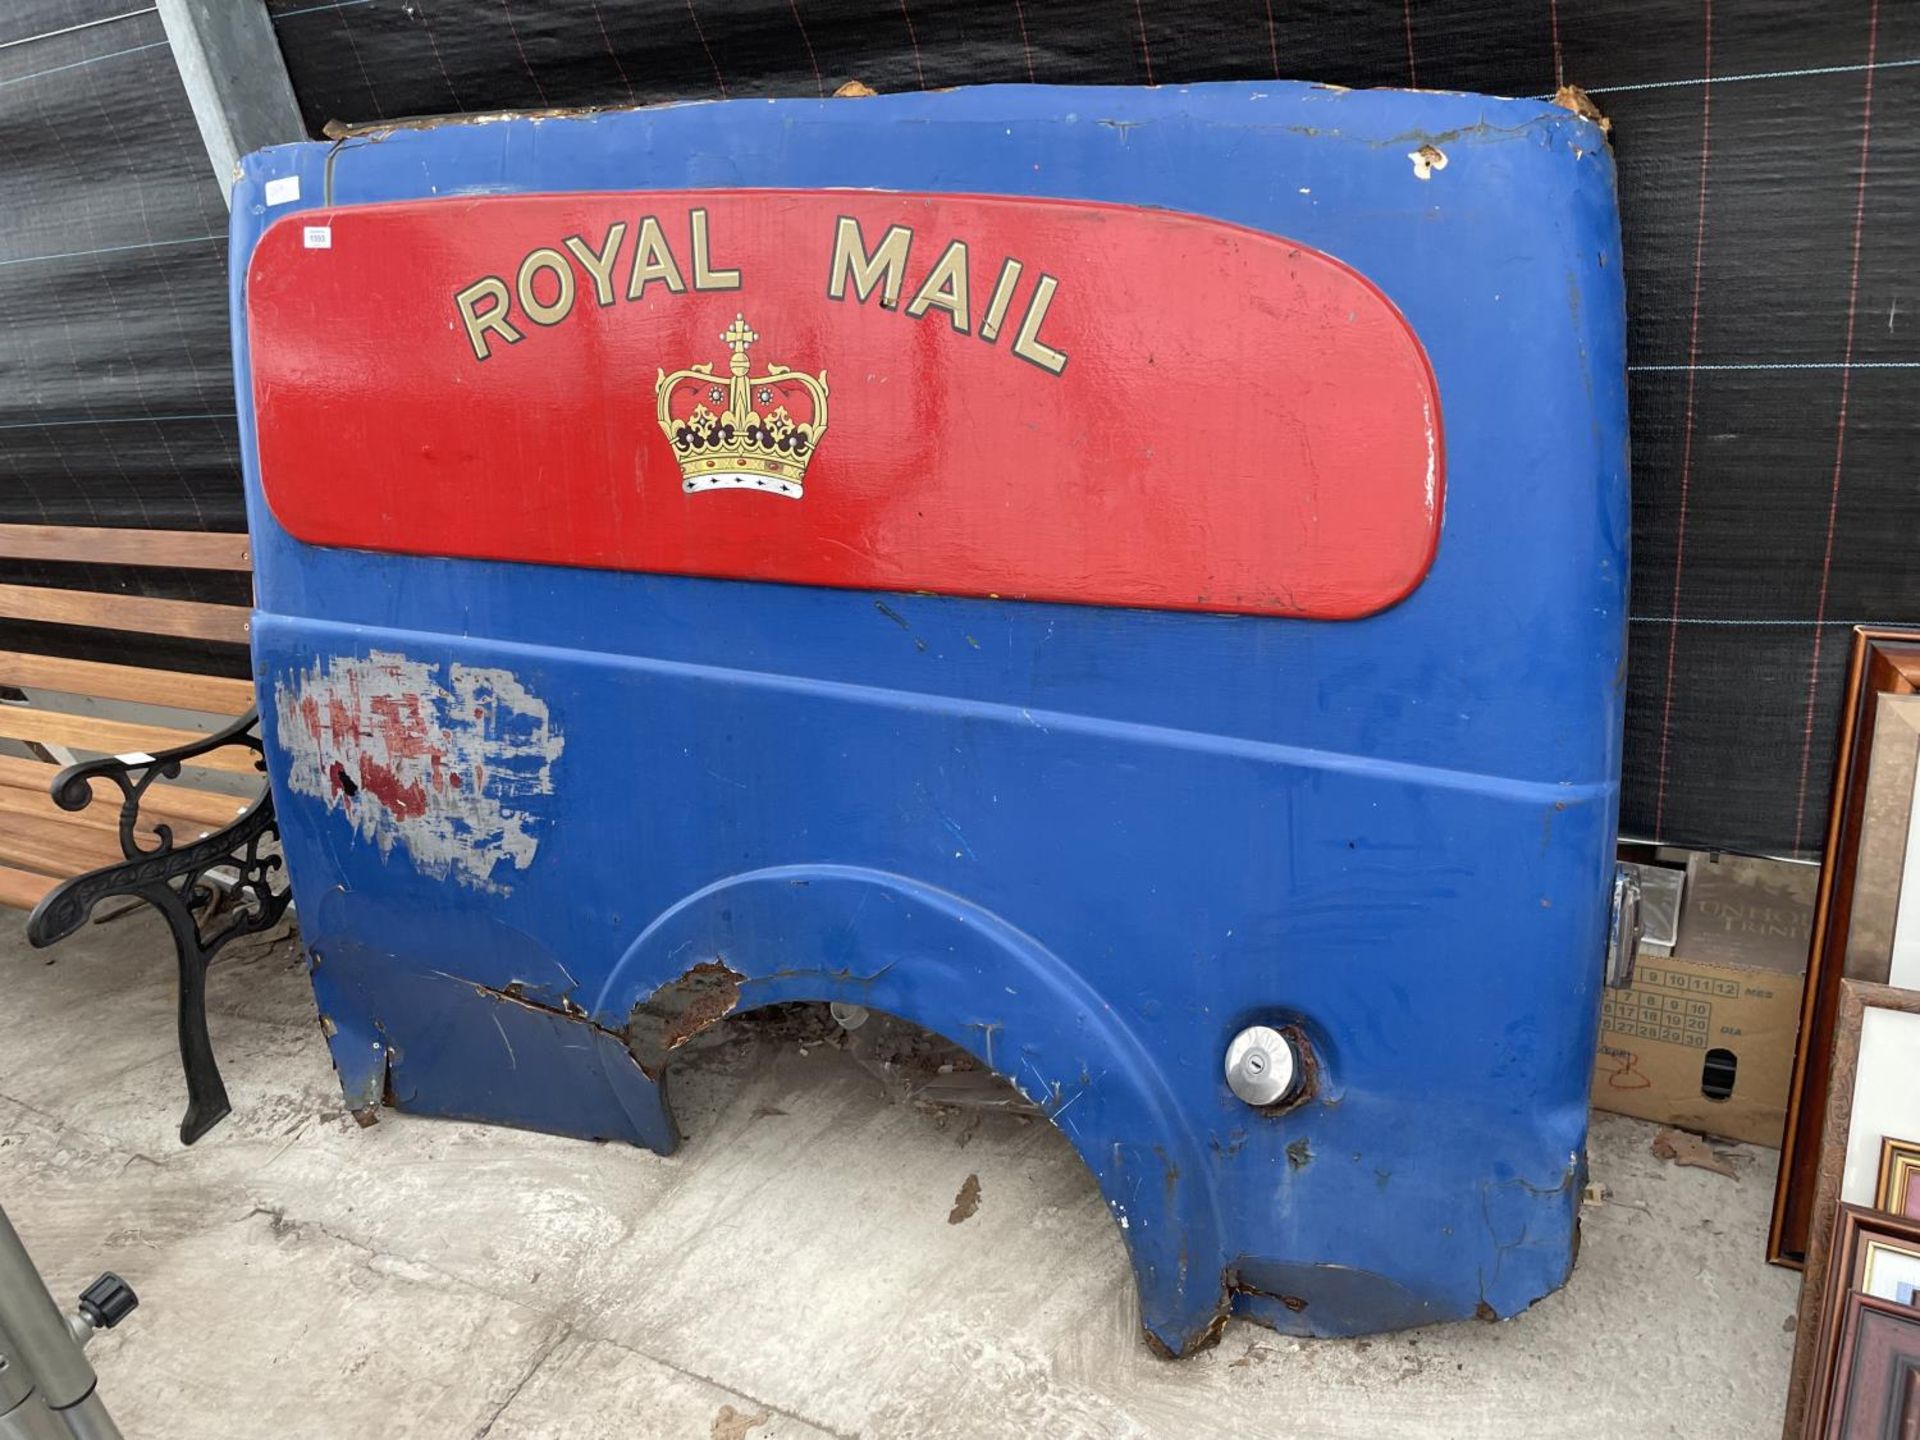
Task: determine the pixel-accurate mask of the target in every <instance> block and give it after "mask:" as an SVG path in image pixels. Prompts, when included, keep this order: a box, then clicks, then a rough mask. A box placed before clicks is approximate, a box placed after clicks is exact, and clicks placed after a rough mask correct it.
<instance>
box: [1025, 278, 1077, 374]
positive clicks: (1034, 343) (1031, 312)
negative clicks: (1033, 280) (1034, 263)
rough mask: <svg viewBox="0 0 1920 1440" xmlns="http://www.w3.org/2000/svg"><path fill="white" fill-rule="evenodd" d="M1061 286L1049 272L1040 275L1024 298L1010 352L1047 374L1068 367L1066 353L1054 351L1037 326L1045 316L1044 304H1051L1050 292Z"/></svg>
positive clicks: (1045, 307) (1057, 372) (1056, 372)
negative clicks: (1031, 292) (1029, 295)
mask: <svg viewBox="0 0 1920 1440" xmlns="http://www.w3.org/2000/svg"><path fill="white" fill-rule="evenodd" d="M1059 288H1060V282H1059V281H1058V280H1056V279H1054V278H1053V276H1051V275H1042V276H1041V277H1040V279H1039V282H1038V283H1037V284H1035V286H1034V287H1033V298H1032V299H1031V300H1029V301H1027V313H1026V315H1025V316H1024V317H1022V319H1021V321H1020V334H1019V335H1018V336H1017V337H1015V339H1014V342H1013V353H1014V354H1016V355H1018V356H1019V357H1020V358H1021V359H1022V360H1031V361H1032V362H1033V363H1034V364H1035V365H1038V366H1039V367H1040V368H1041V369H1042V370H1045V371H1047V372H1048V373H1049V374H1052V375H1058V374H1059V373H1060V372H1061V371H1062V370H1064V369H1066V368H1067V355H1066V352H1065V351H1064V350H1055V349H1054V348H1053V347H1052V346H1051V345H1048V344H1046V343H1045V342H1043V341H1042V340H1041V339H1040V326H1041V325H1042V324H1043V323H1045V321H1046V318H1047V307H1048V306H1050V305H1052V304H1053V292H1054V291H1055V290H1057V289H1059Z"/></svg>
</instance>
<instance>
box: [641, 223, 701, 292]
mask: <svg viewBox="0 0 1920 1440" xmlns="http://www.w3.org/2000/svg"><path fill="white" fill-rule="evenodd" d="M656 280H658V281H660V282H661V283H662V284H663V285H665V286H666V287H667V289H668V290H670V291H672V292H673V293H674V294H675V295H683V294H685V293H686V289H687V282H686V281H684V280H682V279H681V278H680V267H679V266H678V265H676V264H675V263H674V260H673V251H672V250H670V249H668V248H667V237H666V236H665V235H663V234H662V233H661V231H660V222H659V221H658V220H656V219H654V218H653V216H651V215H644V216H642V217H641V219H640V235H639V238H638V239H636V240H635V241H634V242H633V275H632V277H631V278H630V279H629V280H628V281H627V299H629V300H638V299H639V298H640V297H641V296H643V295H645V294H646V293H647V286H649V285H651V284H652V283H653V282H654V281H656Z"/></svg>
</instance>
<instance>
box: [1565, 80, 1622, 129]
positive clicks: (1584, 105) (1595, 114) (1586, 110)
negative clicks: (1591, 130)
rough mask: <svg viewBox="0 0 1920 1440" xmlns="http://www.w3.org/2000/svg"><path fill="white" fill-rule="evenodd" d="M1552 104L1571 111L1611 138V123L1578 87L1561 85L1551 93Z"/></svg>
mask: <svg viewBox="0 0 1920 1440" xmlns="http://www.w3.org/2000/svg"><path fill="white" fill-rule="evenodd" d="M1553 103H1554V104H1556V105H1558V106H1559V107H1560V108H1561V109H1563V110H1571V111H1572V112H1573V113H1574V114H1576V115H1578V116H1579V117H1580V118H1581V119H1582V120H1591V121H1592V122H1593V123H1594V124H1596V125H1598V126H1599V127H1600V133H1601V134H1602V135H1605V136H1607V137H1608V138H1609V139H1611V138H1612V136H1613V121H1611V120H1609V119H1608V118H1607V117H1606V116H1605V115H1602V114H1601V113H1600V107H1599V106H1598V105H1596V104H1594V103H1593V97H1592V96H1591V95H1589V94H1587V92H1586V91H1584V90H1582V89H1581V88H1580V87H1579V86H1578V85H1562V86H1561V87H1560V88H1559V89H1558V90H1556V91H1554V93H1553Z"/></svg>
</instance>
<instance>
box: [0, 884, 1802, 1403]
mask: <svg viewBox="0 0 1920 1440" xmlns="http://www.w3.org/2000/svg"><path fill="white" fill-rule="evenodd" d="M167 955H168V952H167V950H166V949H165V947H164V938H163V933H162V931H161V929H160V927H159V925H158V924H157V923H156V921H155V920H154V918H153V917H152V916H151V915H149V914H146V913H141V914H138V915H135V916H132V917H129V918H127V919H123V920H119V921H116V922H114V923H113V924H110V925H106V926H96V927H91V928H89V929H87V930H86V931H84V932H82V933H81V934H80V935H78V936H76V937H74V938H73V939H72V940H70V941H68V942H67V943H66V944H65V945H63V946H61V947H60V948H58V949H57V950H55V951H53V952H51V958H52V963H48V961H49V957H48V955H46V954H41V953H36V952H32V951H29V950H28V949H27V947H26V944H25V941H24V940H23V939H22V938H21V935H20V923H19V921H18V919H17V917H15V916H13V915H12V914H11V912H6V913H4V914H3V915H0V995H4V997H5V998H4V1001H0V1196H4V1202H5V1205H6V1208H7V1209H8V1211H9V1212H10V1213H11V1215H12V1217H13V1219H14V1222H15V1224H16V1225H17V1226H18V1228H19V1229H20V1231H21V1233H22V1235H23V1236H24V1237H25V1238H26V1240H27V1243H28V1245H29V1246H30V1247H31V1248H32V1249H33V1250H34V1252H35V1254H36V1256H37V1258H38V1259H39V1261H40V1263H41V1266H42V1269H43V1270H44V1271H45V1272H46V1273H47V1276H48V1279H49V1280H50V1281H51V1282H52V1283H53V1284H54V1287H55V1290H56V1293H58V1294H61V1295H63V1296H68V1295H72V1294H74V1293H76V1292H77V1290H78V1289H79V1287H80V1286H81V1285H82V1284H84V1283H85V1282H86V1281H87V1280H89V1279H91V1278H92V1276H93V1274H94V1273H95V1272H96V1271H97V1270H100V1269H105V1268H111V1269H115V1270H118V1271H120V1272H121V1273H122V1274H124V1275H125V1276H126V1277H127V1278H128V1279H129V1280H130V1281H131V1282H132V1283H133V1284H134V1285H135V1287H136V1288H137V1289H138V1290H139V1292H140V1294H141V1297H142V1303H141V1307H140V1309H139V1311H138V1312H137V1313H136V1314H135V1315H134V1316H133V1317H132V1318H131V1319H130V1320H128V1321H127V1322H126V1323H125V1324H124V1325H122V1326H121V1327H120V1328H119V1329H118V1330H116V1331H114V1332H112V1333H111V1334H109V1335H106V1336H104V1337H103V1338H102V1339H101V1340H99V1341H98V1342H96V1344H95V1346H94V1347H93V1350H92V1352H91V1353H92V1356H93V1359H94V1363H95V1364H96V1366H97V1367H98V1369H99V1371H100V1374H101V1377H102V1379H101V1383H102V1386H103V1389H102V1394H103V1395H104V1396H105V1397H106V1399H107V1401H108V1403H109V1405H110V1407H111V1408H112V1409H113V1411H114V1412H115V1414H116V1416H117V1417H118V1418H119V1419H120V1421H121V1423H122V1425H123V1427H124V1428H125V1429H126V1431H127V1433H128V1435H129V1436H133V1437H141V1440H163V1437H169V1436H181V1437H192V1440H222V1437H229V1436H230V1437H235V1440H261V1437H268V1436H272V1437H299V1436H314V1437H327V1440H331V1437H345V1436H350V1435H361V1434H378V1435H382V1436H422V1437H428V1436H431V1437H440V1436H448V1437H452V1436H460V1437H468V1436H486V1437H489V1440H531V1437H536V1436H552V1437H567V1440H598V1437H608V1440H611V1437H616V1436H618V1437H622V1440H630V1437H644V1436H693V1437H702V1440H705V1437H726V1440H743V1437H753V1440H769V1437H774V1436H786V1437H801V1436H821V1435H832V1436H853V1435H860V1436H868V1437H904V1436H953V1437H969V1440H972V1437H991V1436H1017V1437H1021V1440H1029V1437H1038V1436H1046V1437H1049V1440H1053V1437H1073V1436H1181V1437H1185V1436H1208V1435H1228V1436H1235V1437H1252V1436H1260V1437H1269V1436H1273V1437H1309V1436H1312V1437H1319V1436H1326V1437H1366V1440H1383V1437H1398V1436H1423V1437H1425V1436H1446V1437H1454V1436H1460V1437H1466V1436H1472V1437H1501V1436H1579V1437H1605V1436H1623V1437H1625V1436H1633V1437H1650V1436H1685V1437H1689V1440H1710V1437H1717V1436H1729V1437H1731V1436H1738V1437H1741V1440H1748V1437H1753V1436H1770V1435H1772V1434H1774V1433H1775V1431H1776V1430H1777V1428H1778V1425H1779V1416H1780V1409H1781V1404H1782V1399H1783V1395H1784V1392H1785V1387H1786V1375H1787V1365H1788V1359H1789V1353H1790V1349H1791V1343H1792V1336H1791V1334H1790V1333H1789V1330H1790V1324H1791V1321H1790V1318H1789V1317H1790V1315H1791V1312H1792V1309H1793V1304H1794V1299H1795V1294H1796V1290H1797V1287H1798V1284H1799V1280H1798V1277H1797V1276H1795V1275H1793V1274H1790V1273H1788V1272H1785V1271H1781V1270H1775V1269H1771V1268H1769V1267H1768V1266H1767V1265H1766V1264H1765V1263H1764V1262H1763V1261H1762V1259H1761V1250H1762V1244H1763V1237H1764V1234H1765V1230H1766V1215H1767V1206H1768V1201H1769V1198H1770V1196H1771V1194H1772V1186H1773V1172H1774V1166H1775V1162H1776V1159H1777V1157H1776V1155H1775V1153H1774V1152H1773V1151H1768V1150H1756V1149H1752V1148H1750V1147H1738V1148H1736V1149H1735V1150H1734V1151H1733V1153H1734V1155H1735V1157H1736V1165H1737V1175H1736V1176H1735V1178H1732V1179H1728V1178H1725V1177H1722V1176H1720V1175H1716V1174H1711V1173H1708V1172H1706V1171H1702V1170H1697V1169H1676V1168H1674V1167H1673V1166H1671V1165H1669V1164H1666V1163H1663V1162H1661V1161H1658V1160H1656V1159H1654V1158H1653V1157H1652V1156H1651V1155H1650V1154H1649V1153H1648V1142H1649V1141H1650V1140H1651V1139H1652V1136H1653V1133H1654V1132H1653V1128H1652V1127H1651V1126H1646V1125H1642V1124H1639V1123H1637V1122H1633V1121H1627V1120H1621V1119H1618V1118H1613V1117H1606V1116H1600V1117H1596V1123H1595V1126H1594V1134H1593V1152H1592V1162H1593V1173H1594V1177H1595V1178H1596V1179H1597V1180H1599V1181H1602V1182H1604V1183H1605V1184H1606V1185H1607V1186H1608V1187H1609V1189H1610V1192H1611V1193H1610V1195H1609V1197H1608V1198H1607V1199H1606V1200H1605V1201H1604V1202H1603V1203H1598V1204H1590V1205H1589V1206H1588V1208H1587V1211H1586V1215H1585V1227H1584V1231H1585V1243H1584V1248H1583V1250H1582V1253H1581V1257H1580V1264H1579V1268H1578V1270H1577V1271H1576V1272H1575V1274H1574V1277H1573V1280H1572V1282H1571V1284H1569V1286H1568V1287H1567V1288H1566V1289H1565V1290H1564V1291H1563V1292H1561V1293H1560V1294H1557V1295H1554V1296H1552V1297H1550V1298H1549V1299H1547V1300H1545V1301H1543V1302H1542V1303H1541V1304H1539V1305H1538V1306H1536V1307H1535V1308H1534V1309H1533V1310H1531V1311H1530V1312H1528V1313H1527V1314H1525V1315H1523V1316H1521V1317H1519V1318H1517V1319H1515V1320H1512V1321H1510V1322H1508V1323H1505V1324H1501V1325H1486V1324H1480V1323H1477V1322H1469V1323H1465V1324H1459V1325H1449V1326H1440V1327H1435V1328H1431V1329H1427V1330H1422V1331H1417V1332H1412V1333H1409V1334H1403V1335H1394V1336H1383V1337H1379V1338H1376V1339H1373V1340H1357V1341H1338V1342H1336V1341H1306V1342H1301V1341H1294V1340H1289V1339H1285V1338H1282V1337H1280V1336H1277V1335H1274V1334H1273V1333H1271V1332H1270V1331H1266V1330H1262V1329H1259V1328H1257V1327H1254V1326H1249V1325H1245V1324H1239V1323H1236V1324H1233V1325H1230V1326H1229V1327H1228V1328H1227V1330H1226V1333H1225V1336H1224V1338H1223V1339H1222V1341H1221V1343H1220V1344H1219V1346H1218V1347H1217V1348H1216V1349H1214V1350H1212V1351H1210V1352H1208V1353H1206V1354H1203V1355H1201V1356H1198V1357H1196V1358H1194V1359H1190V1360H1185V1361H1172V1362H1170V1361H1164V1360H1159V1359H1156V1358H1155V1357H1154V1356H1153V1355H1152V1354H1151V1353H1150V1352H1149V1351H1148V1350H1147V1348H1146V1346H1145V1345H1144V1344H1142V1343H1141V1341H1140V1338H1139V1334H1138V1330H1137V1326H1136V1323H1135V1317H1134V1298H1133V1289H1132V1283H1131V1280H1130V1276H1129V1272H1128V1269H1127V1264H1126V1260H1125V1257H1124V1255H1123V1253H1122V1249H1121V1244H1120V1237H1119V1234H1118V1232H1117V1231H1116V1230H1115V1228H1114V1226H1113V1222H1112V1221H1111V1219H1110V1218H1109V1217H1108V1215H1107V1213H1106V1210H1105V1208H1104V1207H1103V1206H1102V1205H1101V1203H1100V1201H1099V1199H1098V1197H1097V1195H1096V1193H1095V1191H1094V1188H1093V1185H1092V1183H1091V1181H1090V1180H1089V1179H1088V1177H1087V1175H1086V1173H1085V1172H1084V1170H1083V1169H1082V1168H1081V1166H1080V1164H1079V1162H1078V1160H1077V1158H1076V1157H1075V1156H1074V1155H1073V1153H1072V1151H1071V1150H1070V1149H1069V1148H1068V1146H1067V1144H1066V1143H1065V1141H1064V1140H1063V1139H1062V1138H1061V1137H1060V1136H1059V1135H1057V1134H1056V1133H1054V1132H1053V1131H1052V1130H1051V1129H1050V1128H1049V1127H1047V1126H1045V1125H1043V1124H1035V1123H1025V1124H1023V1123H1021V1122H1019V1121H1018V1120H1015V1119H1013V1118H1011V1117H1006V1116H999V1115H994V1116H989V1117H987V1118H985V1119H983V1120H982V1121H980V1122H979V1123H977V1124H970V1123H964V1122H962V1123H953V1122H949V1123H946V1124H944V1125H943V1124H941V1123H938V1122H937V1121H936V1119H935V1118H933V1117H930V1116H929V1115H927V1114H925V1113H923V1112H922V1111H920V1110H918V1109H916V1108H915V1107H913V1106H910V1105H903V1104H900V1103H897V1102H895V1101H893V1100H890V1099H889V1098H888V1097H887V1096H886V1094H885V1093H884V1092H883V1090H882V1088H881V1087H880V1086H879V1085H877V1084H876V1083H875V1081H874V1079H873V1077H872V1076H871V1075H870V1074H869V1073H868V1072H867V1071H865V1070H863V1069H861V1068H860V1067H859V1066H858V1065H856V1064H855V1063H854V1062H853V1061H852V1060H851V1059H850V1058H849V1057H847V1056H845V1055H842V1054H840V1053H839V1052H838V1051H836V1050H834V1049H832V1048H822V1047H819V1046H817V1045H816V1046H811V1047H809V1048H808V1050H807V1053H805V1054H802V1053H800V1047H799V1046H798V1045H797V1044H796V1043H792V1042H787V1043H778V1044H775V1043H767V1042H758V1043H749V1042H746V1041H740V1042H736V1043H729V1044H723V1045H721V1046H719V1047H717V1048H715V1049H714V1050H712V1051H710V1052H708V1053H707V1054H706V1055H705V1056H703V1057H702V1058H700V1059H699V1060H698V1061H697V1062H696V1063H693V1064H690V1065H689V1066H688V1067H687V1069H686V1072H685V1074H684V1076H677V1077H676V1099H677V1102H678V1106H679V1109H680V1113H681V1115H682V1118H683V1120H684V1122H685V1127H686V1130H687V1133H688V1136H689V1140H688V1143H687V1145H686V1146H685V1148H684V1149H683V1150H682V1151H681V1153H680V1154H679V1155H678V1156H676V1157H674V1158H673V1159H670V1160H661V1159H658V1158H656V1157H655V1156H653V1155H650V1154H647V1153H646V1152H644V1151H639V1150H633V1149H628V1148H625V1147H619V1146H612V1145H593V1144H584V1143H580V1142H577V1141H568V1140H557V1139H551V1138H548V1137H544V1136H538V1135H526V1134H518V1133H515V1132H513V1131H509V1130H498V1129H489V1128H486V1127H482V1126H477V1125H466V1124H458V1123H452V1122H448V1121H439V1120H427V1119H416V1118H411V1117H408V1116H404V1115H396V1114H393V1113H391V1112H386V1113H385V1118H383V1119H382V1121H381V1122H380V1124H378V1125H377V1126H375V1127H373V1128H372V1129H368V1130H362V1129H360V1128H359V1127H358V1126H356V1125H355V1124H354V1122H353V1121H352V1119H351V1118H349V1117H348V1116H347V1115H346V1114H345V1113H343V1111H342V1108H341V1103H340V1096H339V1092H338V1091H337V1090H336V1089H335V1086H334V1080H333V1074H332V1071H331V1068H330V1067H329V1065H328V1061H327V1054H326V1050H325V1047H324V1045H323V1043H322V1041H321V1038H320V1034H319V1031H318V1028H317V1026H316V1023H315V1018H314V1009H313V1001H312V998H311V995H310V993H309V991H308V988H307V982H306V979H305V976H304V974H303V973H302V972H301V970H300V968H299V964H298V961H297V958H296V955H295V947H294V945H293V943H292V942H291V941H290V940H282V941H280V942H279V943H276V944H254V945H253V946H252V947H251V948H249V949H247V950H245V951H243V952H242V953H239V954H235V955H233V956H232V957H231V958H230V959H227V960H223V962H222V963H221V964H220V965H219V966H217V967H216V969H215V971H214V977H213V982H212V1009H213V1032H214V1044H215V1046H216V1048H217V1050H218V1051H219V1054H220V1059H221V1064H222V1066H223V1068H224V1070H225V1074H226V1079H227V1085H228V1088H229V1090H230V1091H231V1093H232V1096H233V1102H234V1109H235V1113H234V1115H233V1116H232V1117H231V1118H230V1119H228V1120H227V1121H226V1122H225V1123H224V1124H222V1125H221V1126H220V1127H219V1128H218V1129H217V1130H215V1131H214V1132H213V1133H212V1134H211V1135H210V1136H208V1137H207V1138H206V1139H205V1140H203V1141H201V1143H200V1144H199V1145H197V1146H195V1147H194V1148H193V1149H191V1150H183V1149H181V1148H180V1146H179V1145H178V1143H177V1141H176V1138H175V1134H174V1127H175V1126H176V1125H177V1123H178V1120H179V1113H180V1109H181V1104H182V1094H181V1087H180V1077H179V1071H178V1068H177V1062H176V1059H175V1054H174V1032H173V998H172V995H173V987H172V980H171V975H170V970H169V967H170V965H171V961H170V959H166V958H165V957H167ZM970 1175H971V1176H976V1177H978V1181H979V1195H980V1199H979V1208H978V1211H977V1213H975V1214H973V1215H972V1216H971V1217H970V1218H968V1219H965V1220H963V1221H961V1222H960V1223H957V1224H953V1223H949V1216H950V1214H951V1213H953V1212H954V1209H955V1198H956V1195H957V1194H958V1193H959V1191H960V1190H961V1188H962V1186H963V1185H964V1184H965V1182H966V1180H967V1178H968V1177H969V1176H970Z"/></svg>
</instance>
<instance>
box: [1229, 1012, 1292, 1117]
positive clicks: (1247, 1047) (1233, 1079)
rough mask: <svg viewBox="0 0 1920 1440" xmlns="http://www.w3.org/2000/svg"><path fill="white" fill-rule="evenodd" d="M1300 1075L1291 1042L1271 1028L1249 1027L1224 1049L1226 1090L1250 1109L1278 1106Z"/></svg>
mask: <svg viewBox="0 0 1920 1440" xmlns="http://www.w3.org/2000/svg"><path fill="white" fill-rule="evenodd" d="M1299 1073H1300V1065H1299V1061H1298V1059H1297V1058H1296V1057H1295V1055H1294V1053H1293V1042H1292V1041H1290V1040H1288V1039H1287V1037H1286V1036H1284V1035H1282V1034H1281V1033H1280V1032H1279V1031H1278V1030H1275V1029H1274V1028H1273V1027H1272V1026H1270V1025H1249V1026H1248V1027H1247V1028H1246V1029H1244V1030H1242V1031H1241V1032H1240V1033H1239V1034H1238V1035H1236V1036H1234V1037H1233V1043H1232V1044H1231V1045H1229V1046H1227V1088H1228V1089H1229V1090H1231V1091H1233V1093H1234V1094H1235V1095H1237V1096H1239V1097H1240V1098H1241V1099H1242V1100H1244V1101H1246V1102H1247V1104H1249V1105H1277V1104H1279V1103H1280V1102H1281V1101H1282V1100H1284V1099H1286V1098H1287V1096H1288V1095H1289V1094H1290V1093H1291V1092H1292V1090H1293V1082H1294V1079H1295V1077H1296V1076H1298V1074H1299Z"/></svg>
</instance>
